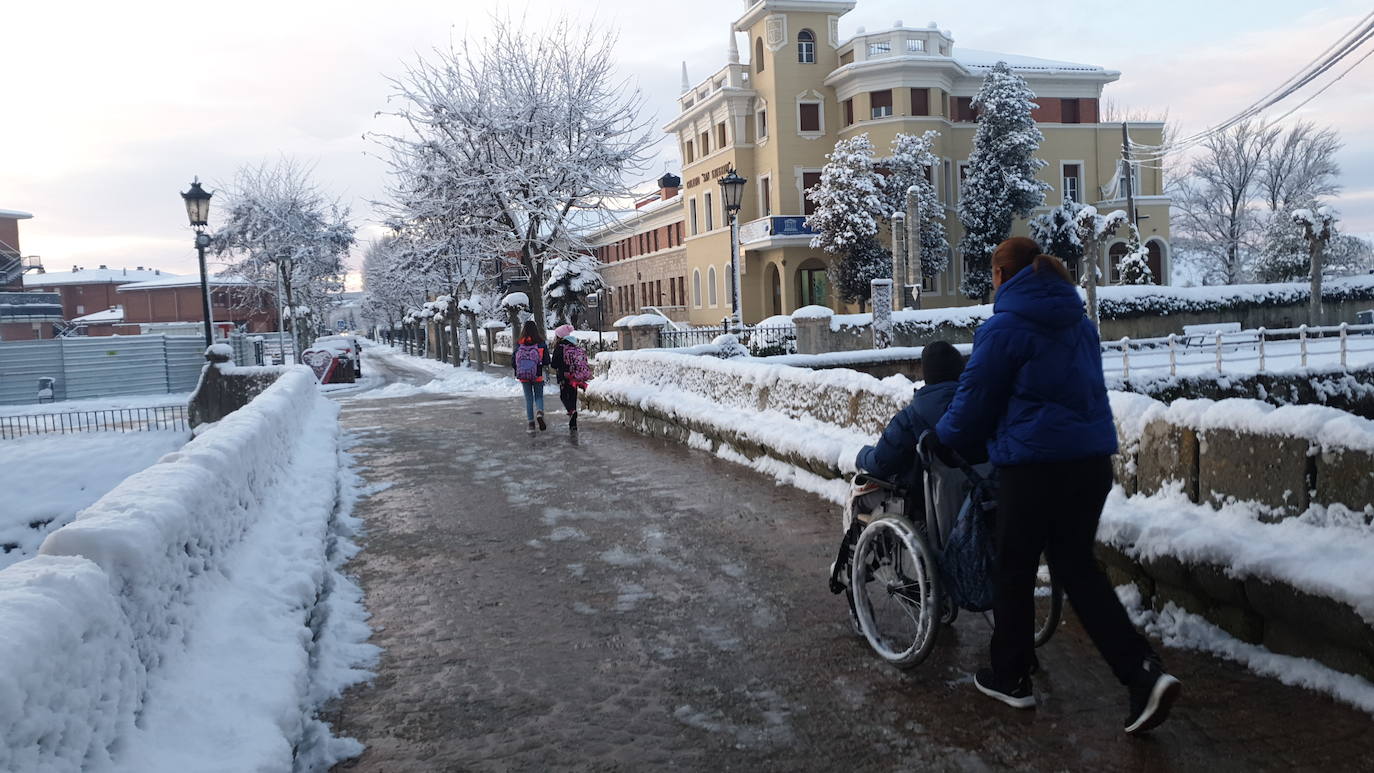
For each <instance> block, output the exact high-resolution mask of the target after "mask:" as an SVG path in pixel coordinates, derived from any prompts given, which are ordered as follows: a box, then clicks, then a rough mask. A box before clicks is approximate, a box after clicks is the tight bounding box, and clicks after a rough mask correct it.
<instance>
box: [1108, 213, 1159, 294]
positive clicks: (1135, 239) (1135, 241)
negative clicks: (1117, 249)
mask: <svg viewBox="0 0 1374 773" xmlns="http://www.w3.org/2000/svg"><path fill="white" fill-rule="evenodd" d="M1116 270H1117V276H1119V277H1120V278H1121V284H1124V285H1148V284H1154V282H1155V275H1154V272H1153V271H1151V270H1150V251H1149V249H1147V248H1146V247H1145V245H1144V244H1141V243H1140V231H1138V230H1137V229H1136V227H1135V226H1134V225H1132V226H1130V236H1129V237H1128V238H1127V240H1126V254H1125V255H1122V256H1121V262H1120V263H1118V264H1117V267H1116Z"/></svg>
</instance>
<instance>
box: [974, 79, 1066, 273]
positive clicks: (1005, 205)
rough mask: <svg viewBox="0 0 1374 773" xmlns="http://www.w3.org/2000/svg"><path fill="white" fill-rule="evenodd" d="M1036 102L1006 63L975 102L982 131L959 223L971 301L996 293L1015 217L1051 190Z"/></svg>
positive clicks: (977, 133)
mask: <svg viewBox="0 0 1374 773" xmlns="http://www.w3.org/2000/svg"><path fill="white" fill-rule="evenodd" d="M1034 98H1035V94H1034V93H1033V92H1031V90H1030V87H1029V86H1027V85H1026V81H1025V79H1024V78H1022V77H1021V76H1020V75H1017V74H1016V73H1014V72H1012V70H1011V68H1010V67H1009V66H1007V63H1006V62H998V63H997V64H996V65H995V66H993V68H992V69H991V70H989V71H988V74H987V75H986V76H984V78H983V85H982V86H981V87H979V89H978V94H977V96H975V97H974V98H973V106H974V108H976V109H977V110H978V129H977V130H976V131H975V132H974V135H973V151H972V152H971V153H969V159H968V176H967V177H966V178H965V179H964V183H963V195H962V197H961V198H960V200H959V222H961V223H963V225H964V240H963V242H962V243H961V244H960V248H961V250H962V251H963V255H964V281H963V286H962V287H961V288H960V289H961V290H962V291H963V293H964V295H966V296H968V297H969V298H981V299H986V298H987V296H988V294H989V293H990V292H991V291H992V271H991V268H990V263H991V258H992V251H993V250H994V249H996V248H997V245H998V244H1000V243H1001V242H1002V240H1004V239H1006V238H1007V236H1009V235H1010V234H1011V224H1012V218H1013V217H1020V218H1025V217H1027V216H1028V215H1030V212H1031V210H1032V209H1035V208H1036V207H1038V206H1040V205H1041V204H1042V203H1044V200H1045V191H1046V190H1048V189H1049V186H1048V185H1047V184H1045V183H1044V182H1042V181H1040V180H1038V179H1036V176H1035V173H1036V172H1038V171H1040V169H1041V167H1043V166H1045V162H1044V161H1043V160H1041V159H1038V158H1036V157H1035V152H1036V151H1037V150H1039V149H1040V143H1041V142H1042V141H1043V140H1044V139H1045V138H1044V135H1042V134H1041V133H1040V130H1039V129H1037V128H1036V126H1035V121H1034V119H1032V118H1031V111H1032V110H1034V109H1035V108H1036V104H1035V103H1034V102H1033V101H1032V100H1033V99H1034Z"/></svg>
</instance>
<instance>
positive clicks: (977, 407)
mask: <svg viewBox="0 0 1374 773" xmlns="http://www.w3.org/2000/svg"><path fill="white" fill-rule="evenodd" d="M992 310H993V315H992V318H991V319H989V320H988V321H987V322H984V323H983V325H982V326H981V327H979V328H978V332H977V333H976V334H974V337H973V356H972V357H971V358H970V359H969V362H968V365H967V366H966V367H965V368H964V373H963V376H961V377H960V379H959V389H958V392H956V393H955V395H954V401H953V402H952V403H950V406H949V410H948V411H946V412H945V415H944V418H942V419H940V421H939V423H938V424H937V425H936V430H937V431H938V432H939V435H940V441H941V442H943V443H944V444H945V445H947V446H952V447H955V448H966V447H971V446H976V445H979V444H983V443H986V444H987V449H988V457H989V458H990V460H991V461H992V463H993V464H995V465H997V466H999V467H1007V466H1013V465H1021V464H1032V463H1036V462H1059V461H1071V460H1075V459H1087V458H1090V457H1096V456H1108V455H1111V454H1114V453H1116V425H1115V424H1114V423H1113V422H1112V409H1111V406H1110V405H1109V404H1108V402H1107V387H1106V383H1105V382H1104V380H1103V377H1102V349H1101V343H1100V340H1099V338H1098V332H1097V328H1096V327H1094V326H1093V323H1092V321H1091V320H1089V319H1088V317H1087V315H1085V314H1084V312H1083V301H1082V299H1081V298H1079V296H1078V290H1077V288H1075V287H1074V286H1073V285H1071V284H1069V283H1068V282H1065V281H1064V280H1063V279H1061V278H1060V277H1059V276H1057V275H1055V274H1053V273H1051V272H1049V271H1042V272H1037V271H1033V270H1032V269H1030V268H1025V269H1022V270H1021V271H1019V272H1017V273H1016V275H1014V276H1013V277H1012V278H1011V279H1010V280H1008V281H1007V282H1006V283H1005V284H1003V285H1002V286H1001V287H1000V288H998V290H997V299H996V302H995V303H994V304H993V307H992Z"/></svg>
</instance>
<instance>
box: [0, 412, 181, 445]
mask: <svg viewBox="0 0 1374 773" xmlns="http://www.w3.org/2000/svg"><path fill="white" fill-rule="evenodd" d="M190 428H191V427H190V424H189V422H188V421H187V418H186V406H184V405H155V406H149V407H146V408H108V409H105V410H99V411H68V412H66V413H27V414H20V415H18V416H0V440H12V439H14V438H21V437H25V436H27V435H71V434H76V433H79V432H157V431H169V432H186V431H189V430H190Z"/></svg>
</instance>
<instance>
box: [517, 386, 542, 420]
mask: <svg viewBox="0 0 1374 773" xmlns="http://www.w3.org/2000/svg"><path fill="white" fill-rule="evenodd" d="M520 388H521V389H523V390H524V392H525V419H526V420H527V421H534V412H535V410H536V409H538V411H539V412H540V413H543V412H544V383H543V382H542V381H541V382H530V381H521V382H520Z"/></svg>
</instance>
